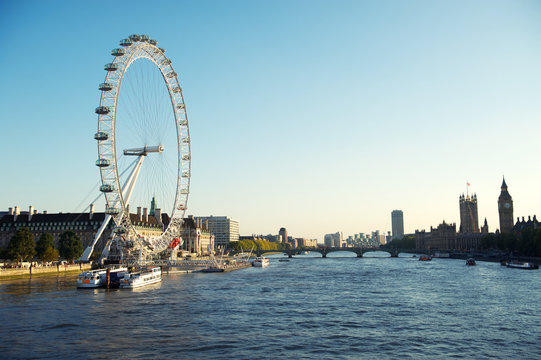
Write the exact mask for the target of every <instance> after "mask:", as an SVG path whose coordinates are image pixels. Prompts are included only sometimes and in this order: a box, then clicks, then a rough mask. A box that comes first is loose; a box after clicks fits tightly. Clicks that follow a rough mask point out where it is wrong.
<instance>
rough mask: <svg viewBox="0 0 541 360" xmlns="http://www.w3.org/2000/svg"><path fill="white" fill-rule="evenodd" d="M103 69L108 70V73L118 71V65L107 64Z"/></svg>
mask: <svg viewBox="0 0 541 360" xmlns="http://www.w3.org/2000/svg"><path fill="white" fill-rule="evenodd" d="M103 69H104V70H107V71H117V70H118V64H115V63H109V64H105V66H104V67H103Z"/></svg>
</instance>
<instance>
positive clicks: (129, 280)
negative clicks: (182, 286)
mask: <svg viewBox="0 0 541 360" xmlns="http://www.w3.org/2000/svg"><path fill="white" fill-rule="evenodd" d="M160 281H162V269H160V267H159V266H153V267H148V268H142V269H140V270H137V271H132V272H129V273H126V275H125V276H124V279H122V280H120V285H119V287H120V288H121V289H135V288H138V287H141V286H145V285H150V284H155V283H158V282H160Z"/></svg>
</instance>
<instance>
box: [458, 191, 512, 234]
mask: <svg viewBox="0 0 541 360" xmlns="http://www.w3.org/2000/svg"><path fill="white" fill-rule="evenodd" d="M459 204H460V228H459V232H461V233H466V234H467V233H478V232H479V217H478V216H477V195H475V194H473V195H472V196H471V197H470V196H469V195H466V196H464V194H462V195H460V196H459ZM511 226H512V225H511Z"/></svg>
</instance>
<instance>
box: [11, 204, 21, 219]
mask: <svg viewBox="0 0 541 360" xmlns="http://www.w3.org/2000/svg"><path fill="white" fill-rule="evenodd" d="M20 213H21V210H20V209H19V207H18V206H15V210H14V213H13V221H17V216H19V214H20Z"/></svg>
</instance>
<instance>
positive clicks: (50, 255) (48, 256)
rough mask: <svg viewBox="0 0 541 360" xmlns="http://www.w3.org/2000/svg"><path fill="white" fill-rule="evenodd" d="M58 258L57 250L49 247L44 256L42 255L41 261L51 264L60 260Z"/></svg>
mask: <svg viewBox="0 0 541 360" xmlns="http://www.w3.org/2000/svg"><path fill="white" fill-rule="evenodd" d="M58 257H59V255H58V250H56V249H55V248H54V247H49V248H47V249H46V250H45V252H44V253H43V254H41V256H40V257H39V258H40V260H41V261H44V262H49V261H56V260H58Z"/></svg>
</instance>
